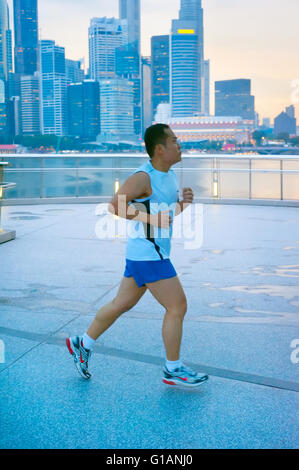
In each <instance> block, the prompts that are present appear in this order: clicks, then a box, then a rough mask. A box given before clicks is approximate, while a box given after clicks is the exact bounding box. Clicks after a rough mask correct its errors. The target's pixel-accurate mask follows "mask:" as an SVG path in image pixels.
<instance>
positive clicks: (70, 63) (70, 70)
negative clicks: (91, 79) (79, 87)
mask: <svg viewBox="0 0 299 470" xmlns="http://www.w3.org/2000/svg"><path fill="white" fill-rule="evenodd" d="M65 74H66V81H67V84H69V83H81V82H83V80H84V70H83V69H81V61H80V60H71V59H65Z"/></svg>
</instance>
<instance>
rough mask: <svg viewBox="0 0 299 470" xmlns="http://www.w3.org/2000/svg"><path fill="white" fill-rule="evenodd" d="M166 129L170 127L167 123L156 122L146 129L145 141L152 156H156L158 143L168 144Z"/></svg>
mask: <svg viewBox="0 0 299 470" xmlns="http://www.w3.org/2000/svg"><path fill="white" fill-rule="evenodd" d="M166 129H169V126H168V125H167V124H154V125H153V126H150V127H148V128H147V129H146V131H145V134H144V142H145V148H146V151H147V153H148V154H149V156H150V158H152V157H153V156H154V153H155V147H156V145H158V144H162V145H164V146H166V139H167V137H168V135H167V134H165V130H166Z"/></svg>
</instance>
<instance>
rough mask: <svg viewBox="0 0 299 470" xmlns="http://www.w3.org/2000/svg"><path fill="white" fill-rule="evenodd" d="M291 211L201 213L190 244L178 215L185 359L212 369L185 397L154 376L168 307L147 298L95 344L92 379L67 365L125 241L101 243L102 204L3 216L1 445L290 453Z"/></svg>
mask: <svg viewBox="0 0 299 470" xmlns="http://www.w3.org/2000/svg"><path fill="white" fill-rule="evenodd" d="M96 209H97V213H98V215H96ZM298 214H299V212H298V208H292V207H271V206H270V207H269V206H237V205H235V206H234V205H229V206H225V205H204V206H202V210H201V207H200V208H199V209H198V211H197V213H196V214H195V215H194V214H193V219H192V227H194V230H195V229H196V233H197V235H198V234H200V233H201V230H202V234H203V239H202V243H201V242H199V241H198V240H195V241H193V243H191V247H190V246H188V247H187V246H186V245H185V244H184V243H185V241H186V237H189V238H190V239H191V235H190V230H189V232H186V227H187V228H188V227H189V229H190V224H189V223H188V220H187V221H186V220H183V225H182V226H183V227H184V230H183V231H182V233H183V235H184V236H185V241H184V239H183V238H175V239H174V240H173V247H172V253H171V259H172V261H173V264H174V266H175V268H176V270H177V272H178V275H179V277H180V279H181V282H182V285H183V287H184V290H185V292H186V296H187V299H188V313H187V315H186V318H185V322H184V336H183V342H182V358H183V359H184V361H185V362H186V363H187V364H189V365H191V366H193V367H194V368H195V369H197V370H204V371H206V372H208V373H209V374H210V380H209V381H208V382H207V383H205V384H203V385H202V386H201V387H200V388H199V389H197V390H191V391H190V390H187V391H186V390H182V389H180V388H175V387H171V386H166V385H164V384H163V383H162V381H161V377H162V374H161V370H162V365H163V360H164V354H165V353H164V347H163V342H162V337H161V325H162V319H163V313H164V312H163V308H162V307H161V306H160V305H159V304H158V303H157V302H156V301H155V300H154V299H153V298H152V297H151V295H150V294H149V293H148V292H147V293H146V294H145V295H144V297H143V298H142V299H141V301H140V302H139V304H138V305H137V306H135V307H134V308H133V309H132V310H131V311H129V312H127V313H126V314H124V315H123V316H122V317H121V318H120V319H119V320H118V321H117V322H116V323H115V324H114V325H113V326H112V327H111V329H109V330H108V331H107V332H105V333H104V335H103V336H102V337H101V338H100V339H99V340H98V342H97V345H96V346H95V348H94V352H93V356H92V358H91V363H90V369H91V372H92V374H93V376H92V379H91V380H90V381H88V382H86V381H84V380H83V379H81V377H80V376H79V374H78V373H77V371H76V369H75V366H74V364H73V361H72V358H71V357H70V356H69V353H68V351H67V349H66V347H65V338H66V337H67V336H69V335H75V334H82V333H83V332H84V331H86V329H87V327H88V326H89V323H90V322H91V320H92V318H93V316H94V315H95V313H96V311H97V310H98V308H99V307H100V306H101V305H103V304H104V303H106V302H108V301H109V300H111V299H112V298H113V296H114V295H115V293H116V292H117V289H118V286H119V284H120V281H121V278H122V275H123V271H124V259H125V243H126V241H125V239H123V238H121V237H114V238H112V239H100V238H99V236H100V232H101V230H102V232H103V230H104V228H105V227H104V225H103V221H104V220H105V215H104V212H103V209H102V206H101V207H97V206H96V205H94V204H76V205H50V204H49V205H42V206H38V205H34V206H10V207H3V208H2V226H3V228H5V229H14V230H16V233H17V238H16V239H15V240H14V241H10V242H7V243H4V244H2V245H0V266H1V278H0V279H1V280H0V340H1V341H0V362H1V363H0V378H1V381H0V392H1V402H0V403H1V404H0V427H1V432H0V448H2V449H3V448H6V449H20V448H23V449H36V448H39V449H44V448H50V449H51V448H56V449H68V448H80V449H84V448H85V449H91V448H99V449H142V448H145V449H200V448H212V449H218V448H225V449H231V448H235V449H237V448H247V449H254V448H255V449H258V448H281V449H282V448H296V447H298V444H299V432H298V429H299V426H298V421H299V419H298V409H299V395H298V391H299V374H298V372H299V352H297V351H296V347H297V348H298V347H299V328H298V326H299V282H298V281H299V256H298V254H299V217H298ZM110 220H111V218H110ZM181 220H182V219H181V218H177V220H176V222H175V223H176V227H179V225H180V221H181ZM99 223H100V224H102V225H101V226H102V229H101V226H99ZM196 223H199V225H198V226H196ZM97 224H98V225H97ZM103 227H104V228H103ZM96 233H97V235H96ZM189 241H190V240H189ZM192 245H193V246H192ZM296 339H297V342H296V341H294V340H296ZM1 359H2V361H1Z"/></svg>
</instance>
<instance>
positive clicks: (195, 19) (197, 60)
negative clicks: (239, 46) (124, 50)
mask: <svg viewBox="0 0 299 470" xmlns="http://www.w3.org/2000/svg"><path fill="white" fill-rule="evenodd" d="M170 102H171V106H172V115H173V116H174V117H176V116H196V115H201V114H204V113H205V69H204V28H203V9H202V5H201V0H181V9H180V13H179V19H178V20H173V21H172V29H171V35H170Z"/></svg>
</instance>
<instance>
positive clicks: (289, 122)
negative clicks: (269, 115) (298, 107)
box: [274, 106, 297, 137]
mask: <svg viewBox="0 0 299 470" xmlns="http://www.w3.org/2000/svg"><path fill="white" fill-rule="evenodd" d="M293 108H294V107H293ZM293 108H292V106H289V107H287V108H286V112H282V113H280V114H279V115H278V116H276V118H275V119H274V135H275V136H276V137H277V136H279V134H289V135H296V126H297V121H296V118H295V108H294V109H293Z"/></svg>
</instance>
